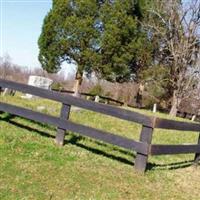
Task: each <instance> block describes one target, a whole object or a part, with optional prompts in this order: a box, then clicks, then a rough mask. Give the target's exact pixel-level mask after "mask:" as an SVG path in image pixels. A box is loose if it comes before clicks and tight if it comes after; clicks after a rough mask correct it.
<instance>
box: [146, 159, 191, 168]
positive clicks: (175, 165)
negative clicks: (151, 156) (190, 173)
mask: <svg viewBox="0 0 200 200" xmlns="http://www.w3.org/2000/svg"><path fill="white" fill-rule="evenodd" d="M193 164H194V160H187V161H181V162H174V163H166V164H155V163H148V165H147V170H175V169H183V168H187V167H190V166H192V165H193Z"/></svg>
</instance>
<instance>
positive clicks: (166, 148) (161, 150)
mask: <svg viewBox="0 0 200 200" xmlns="http://www.w3.org/2000/svg"><path fill="white" fill-rule="evenodd" d="M0 87H2V88H9V89H13V90H17V91H21V92H23V93H28V94H32V95H35V96H39V97H42V98H47V99H51V100H54V101H57V102H60V103H62V108H61V111H60V117H54V116H50V115H47V114H43V113H39V112H36V111H32V110H29V109H25V108H22V107H18V106H14V105H10V104H6V103H2V102H0V111H2V112H8V113H10V114H13V115H16V116H20V117H23V118H26V119H30V120H33V121H37V122H41V123H47V124H51V125H54V126H56V127H58V131H57V135H56V143H57V144H59V145H63V144H64V137H65V131H67V130H68V131H72V132H77V133H79V134H81V135H83V136H87V137H91V138H94V139H98V140H101V141H104V142H106V143H110V144H113V145H116V146H119V147H123V148H125V149H129V150H132V151H136V152H137V155H136V160H135V165H134V166H135V169H136V170H138V171H145V169H146V167H147V162H148V156H149V155H164V154H183V153H184V154H185V153H195V158H194V163H196V164H197V163H198V162H199V160H200V136H199V139H198V141H197V143H198V144H187V145H163V144H162V145H161V144H151V141H152V136H153V130H154V128H159V129H172V130H181V131H196V132H197V133H198V132H199V131H200V124H197V123H188V122H178V121H173V120H167V119H161V118H157V117H150V116H146V115H143V114H139V113H136V112H133V111H128V110H124V109H121V108H117V107H113V106H110V105H104V104H100V103H96V102H92V101H87V100H84V99H80V98H76V97H73V96H71V95H67V94H61V93H59V92H55V91H49V90H45V89H40V88H37V87H33V86H28V85H24V84H20V83H15V82H12V81H7V80H1V79H0ZM71 106H76V107H80V108H84V109H87V110H91V111H94V112H98V113H102V114H105V115H109V116H113V117H116V118H119V119H123V120H127V121H131V122H135V123H139V124H141V125H142V130H141V134H140V141H135V140H132V139H128V138H125V137H121V136H118V135H115V134H112V133H108V132H105V131H101V130H98V129H95V128H91V127H87V126H84V125H81V124H77V123H74V122H71V121H70V108H71Z"/></svg>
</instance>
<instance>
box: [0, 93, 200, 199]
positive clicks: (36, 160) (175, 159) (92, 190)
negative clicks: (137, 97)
mask: <svg viewBox="0 0 200 200" xmlns="http://www.w3.org/2000/svg"><path fill="white" fill-rule="evenodd" d="M0 101H1V102H10V103H12V104H15V105H23V107H29V108H31V109H33V110H35V109H36V107H37V106H45V107H46V109H45V110H44V111H43V112H45V113H49V114H52V115H59V109H60V105H59V104H58V103H55V102H52V101H48V100H41V99H35V100H29V101H27V100H23V99H21V98H20V95H18V96H17V97H14V98H13V97H0ZM137 111H138V112H143V113H146V114H151V112H150V111H144V110H143V111H140V110H137ZM157 115H159V116H161V117H166V118H169V117H168V116H167V115H165V114H160V113H158V114H157ZM70 120H72V121H74V122H78V123H81V124H86V125H89V126H92V127H96V128H99V129H102V130H107V131H110V132H113V133H116V134H120V135H122V136H125V137H129V138H134V139H138V138H139V133H140V129H141V127H140V125H137V124H135V123H130V122H126V121H123V120H118V119H116V118H113V117H108V116H105V115H102V114H97V113H94V112H89V111H86V110H79V111H77V110H73V109H72V112H71V115H70ZM177 120H182V119H177ZM55 133H56V129H55V127H51V126H47V125H44V124H39V123H35V122H31V121H29V120H25V119H22V118H19V117H13V116H10V115H8V114H1V115H0V200H18V199H19V200H31V199H34V200H35V199H41V200H46V199H47V200H50V199H52V200H54V199H56V200H65V199H66V200H89V199H90V200H104V199H105V200H107V199H116V200H118V199H120V200H121V199H125V200H126V199H127V200H132V199H152V200H154V199H163V200H165V199H167V200H168V199H191V200H195V199H196V200H199V199H200V192H199V191H200V184H199V178H200V167H199V166H198V167H197V168H195V167H194V166H192V161H193V159H194V154H188V155H171V156H170V155H169V156H155V157H150V158H149V166H148V170H147V172H146V173H145V174H140V173H137V172H136V171H135V170H134V167H133V165H134V157H135V152H131V151H127V150H124V149H122V148H118V147H116V146H112V145H109V144H105V143H103V142H100V141H96V140H92V139H89V138H86V137H81V136H80V135H78V134H74V133H68V135H67V136H66V141H65V146H64V147H57V146H56V145H55V143H54V136H55ZM197 137H198V134H197V133H193V132H180V131H163V130H155V132H154V136H153V143H162V144H165V143H166V144H177V143H178V144H180V143H197Z"/></svg>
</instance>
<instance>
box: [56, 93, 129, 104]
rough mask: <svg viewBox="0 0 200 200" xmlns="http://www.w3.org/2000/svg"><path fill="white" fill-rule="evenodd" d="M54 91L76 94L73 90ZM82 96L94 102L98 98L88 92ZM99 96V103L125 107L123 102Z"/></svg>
mask: <svg viewBox="0 0 200 200" xmlns="http://www.w3.org/2000/svg"><path fill="white" fill-rule="evenodd" d="M53 91H56V92H60V93H64V94H74V91H72V90H64V89H62V90H56V89H53ZM80 94H81V96H85V97H86V98H87V97H90V98H93V100H94V99H95V97H96V96H97V95H93V94H90V93H87V92H81V93H80ZM98 96H99V99H100V100H99V102H101V101H103V102H104V103H107V104H114V105H119V106H122V105H124V102H123V101H119V100H117V99H113V98H111V97H105V96H102V95H98ZM130 107H131V105H130ZM132 107H133V106H132Z"/></svg>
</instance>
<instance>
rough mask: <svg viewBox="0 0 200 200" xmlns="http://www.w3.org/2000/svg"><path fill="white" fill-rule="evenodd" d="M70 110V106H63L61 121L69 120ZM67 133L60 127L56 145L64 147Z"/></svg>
mask: <svg viewBox="0 0 200 200" xmlns="http://www.w3.org/2000/svg"><path fill="white" fill-rule="evenodd" d="M70 108H71V106H70V105H67V104H62V108H61V112H60V118H61V119H65V120H68V119H69V114H70ZM65 132H66V130H64V129H62V128H59V127H58V131H57V135H56V140H55V141H56V144H58V145H60V146H62V145H64V139H65Z"/></svg>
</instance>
